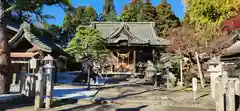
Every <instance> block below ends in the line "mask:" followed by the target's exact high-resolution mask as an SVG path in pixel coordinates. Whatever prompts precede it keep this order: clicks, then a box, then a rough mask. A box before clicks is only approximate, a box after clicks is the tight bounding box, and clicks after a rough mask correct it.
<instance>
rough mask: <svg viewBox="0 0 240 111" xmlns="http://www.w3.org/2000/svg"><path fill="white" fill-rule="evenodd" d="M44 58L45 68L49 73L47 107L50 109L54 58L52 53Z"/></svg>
mask: <svg viewBox="0 0 240 111" xmlns="http://www.w3.org/2000/svg"><path fill="white" fill-rule="evenodd" d="M43 60H44V61H46V64H45V65H44V69H45V73H46V74H47V76H46V77H47V79H46V102H45V108H46V109H49V108H50V107H51V104H52V90H53V68H54V66H53V61H54V58H53V57H52V56H50V55H47V56H46V57H45V58H44V59H43Z"/></svg>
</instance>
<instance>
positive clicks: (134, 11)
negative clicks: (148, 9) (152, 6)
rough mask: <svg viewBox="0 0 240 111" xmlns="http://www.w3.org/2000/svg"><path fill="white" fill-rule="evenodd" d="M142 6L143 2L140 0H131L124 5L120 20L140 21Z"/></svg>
mask: <svg viewBox="0 0 240 111" xmlns="http://www.w3.org/2000/svg"><path fill="white" fill-rule="evenodd" d="M142 8H143V2H142V0H132V2H131V3H129V4H128V5H126V6H125V8H124V10H123V12H122V14H121V16H120V20H121V21H126V22H137V21H142V20H141V19H142V16H141V15H142V14H141V12H142Z"/></svg>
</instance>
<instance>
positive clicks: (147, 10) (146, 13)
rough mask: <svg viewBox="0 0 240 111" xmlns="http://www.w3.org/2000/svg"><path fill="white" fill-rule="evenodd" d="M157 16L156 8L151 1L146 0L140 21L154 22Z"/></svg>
mask: <svg viewBox="0 0 240 111" xmlns="http://www.w3.org/2000/svg"><path fill="white" fill-rule="evenodd" d="M156 16H157V13H156V9H155V7H153V6H152V3H151V0H146V2H145V4H144V6H143V9H142V10H141V12H140V19H139V21H143V22H150V21H151V22H153V21H155V18H156Z"/></svg>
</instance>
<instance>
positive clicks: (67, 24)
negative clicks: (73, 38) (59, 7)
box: [62, 12, 72, 30]
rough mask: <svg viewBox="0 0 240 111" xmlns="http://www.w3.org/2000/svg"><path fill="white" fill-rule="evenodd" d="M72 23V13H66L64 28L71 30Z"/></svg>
mask: <svg viewBox="0 0 240 111" xmlns="http://www.w3.org/2000/svg"><path fill="white" fill-rule="evenodd" d="M71 21H72V16H71V13H70V12H66V15H65V17H64V20H63V26H62V27H63V29H64V30H69V29H70V28H71V27H72V23H71Z"/></svg>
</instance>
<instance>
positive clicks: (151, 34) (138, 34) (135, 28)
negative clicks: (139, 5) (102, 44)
mask: <svg viewBox="0 0 240 111" xmlns="http://www.w3.org/2000/svg"><path fill="white" fill-rule="evenodd" d="M92 27H93V28H95V29H97V30H99V31H100V32H101V33H102V36H103V37H104V38H106V39H108V41H109V40H110V41H109V42H110V43H116V42H117V40H111V39H112V38H114V39H117V38H118V39H123V38H124V36H127V37H125V38H128V39H129V40H130V42H131V43H132V44H147V43H148V44H149V45H158V46H160V45H168V42H167V40H165V39H163V38H162V39H159V37H158V36H157V35H156V33H155V30H154V27H155V24H154V23H153V22H92ZM121 33H123V34H124V35H123V34H121ZM119 35H120V36H119Z"/></svg>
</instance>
